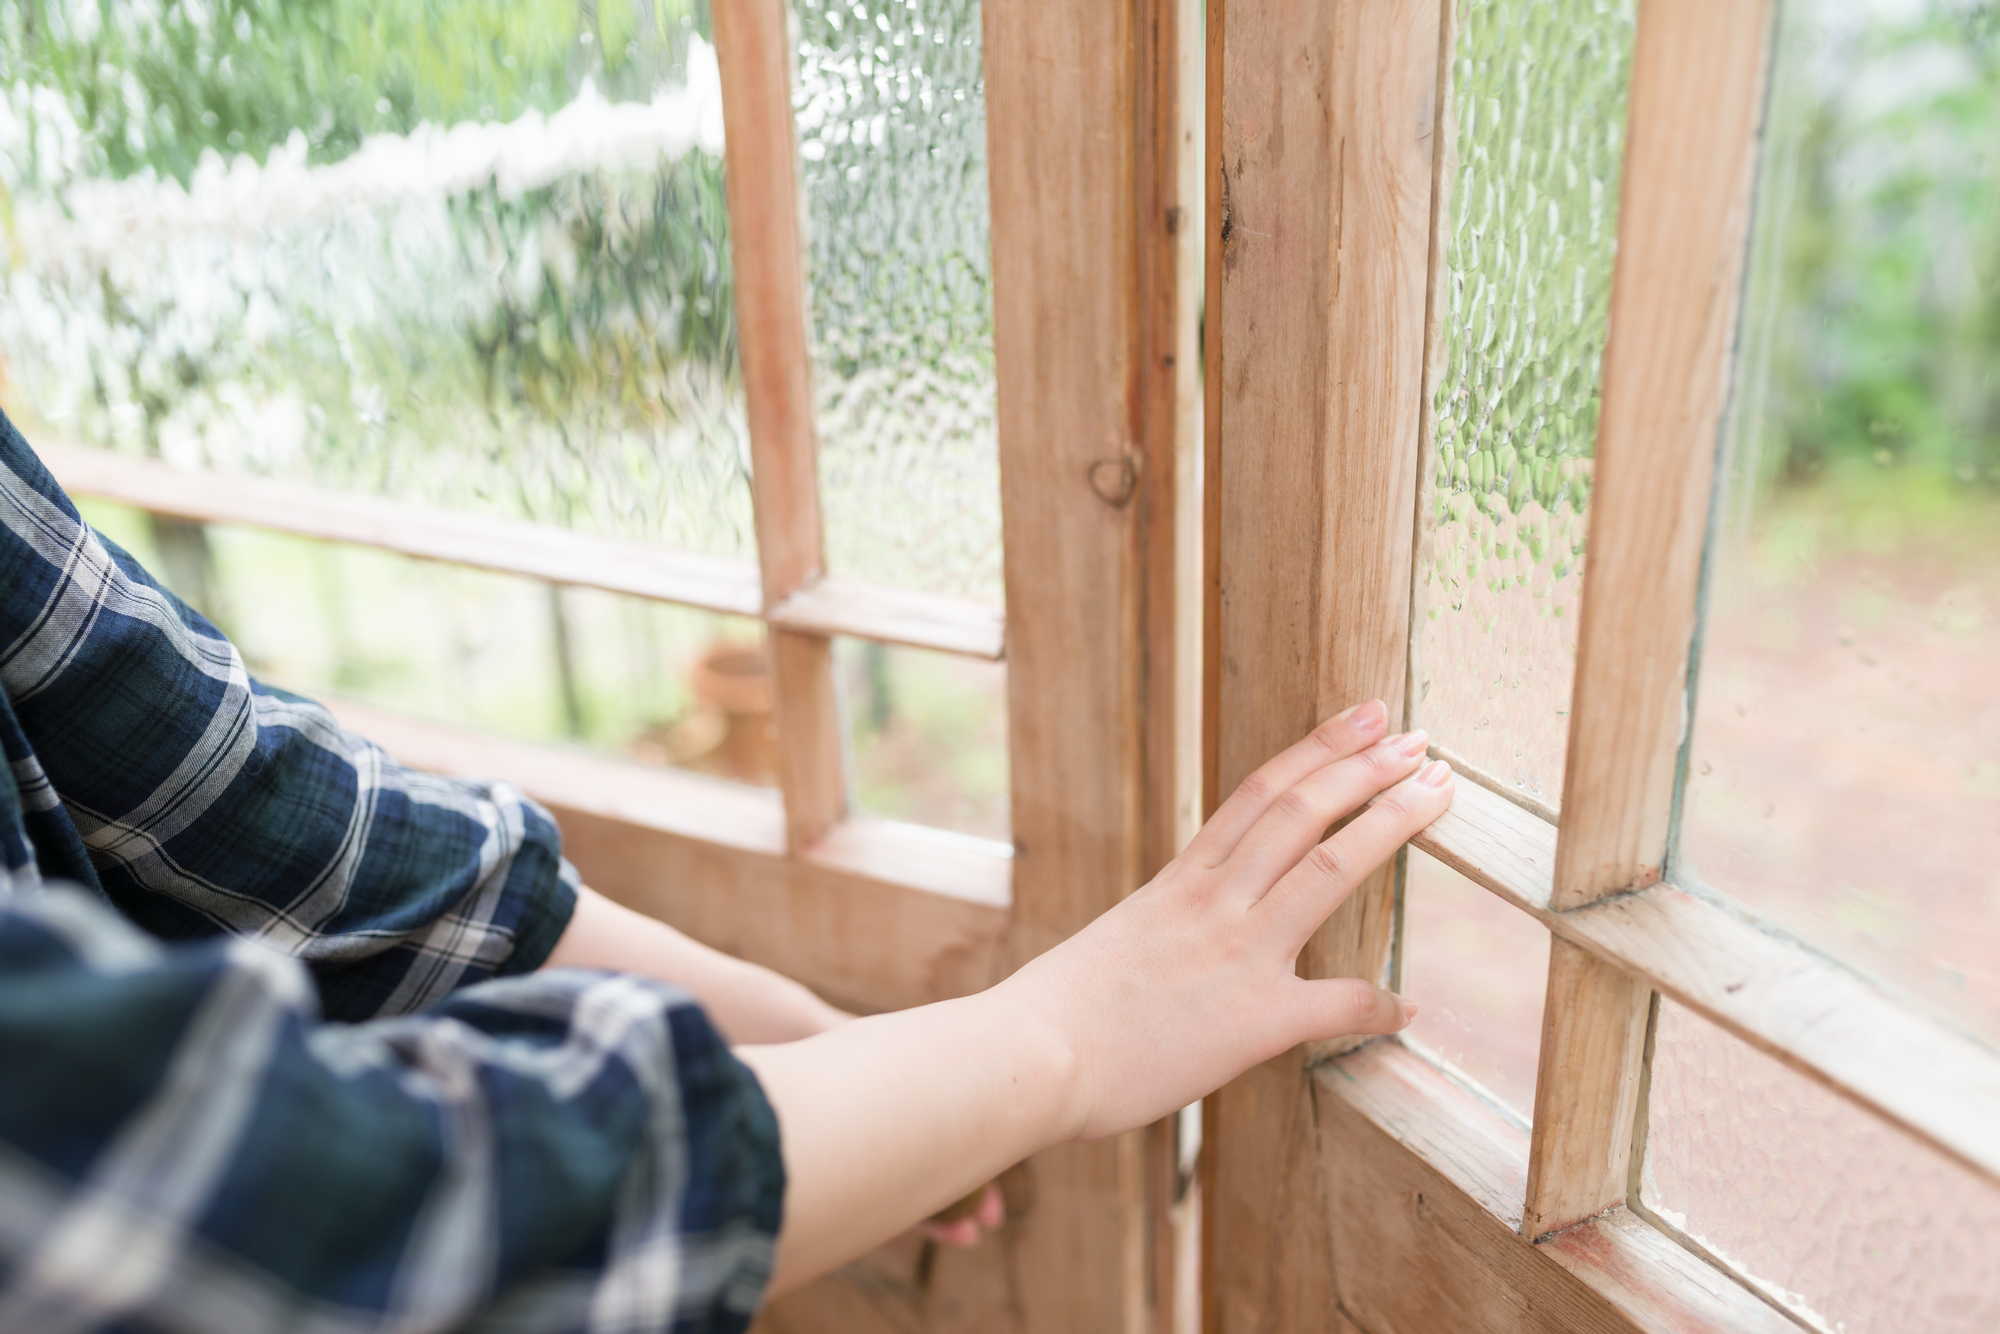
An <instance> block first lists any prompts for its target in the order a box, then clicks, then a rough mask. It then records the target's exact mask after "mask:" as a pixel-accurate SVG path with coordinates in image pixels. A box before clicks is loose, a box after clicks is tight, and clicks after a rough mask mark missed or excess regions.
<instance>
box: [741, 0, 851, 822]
mask: <svg viewBox="0 0 2000 1334" xmlns="http://www.w3.org/2000/svg"><path fill="white" fill-rule="evenodd" d="M713 16H714V25H715V50H716V59H717V62H718V64H719V66H720V70H721V76H722V104H723V120H724V123H725V124H726V125H727V126H728V135H727V147H726V149H725V153H726V172H725V177H724V184H725V187H726V193H727V195H728V199H729V227H730V249H731V253H732V256H733V263H734V275H733V278H734V283H735V289H736V325H737V336H738V339H739V342H740V346H741V351H742V358H743V388H744V396H745V400H746V407H747V410H748V415H749V421H750V456H751V478H750V490H751V498H752V503H753V505H754V506H755V510H756V525H757V553H758V564H759V566H760V568H761V570H762V574H763V591H764V605H765V607H766V608H774V607H777V606H779V605H780V604H782V603H783V602H784V601H785V600H786V599H787V598H789V597H791V596H792V595H793V594H794V593H796V592H798V591H799V590H800V589H802V588H804V587H805V586H806V585H808V584H809V583H811V582H812V581H813V580H815V579H816V578H818V577H819V575H820V574H821V573H822V572H823V570H824V568H825V555H824V542H823V538H822V534H821V530H820V506H819V468H818V442H817V439H816V437H815V435H814V432H813V418H812V377H811V365H810V361H809V358H808V355H807V347H806V309H805V303H806V292H805V253H804V248H803V238H802V236H801V235H800V223H799V219H800V202H801V201H800V195H799V173H798V142H797V141H798V132H797V128H796V126H795V125H794V123H793V119H792V94H791V48H790V41H789V38H788V35H787V23H788V19H789V15H788V12H787V10H786V6H785V3H784V0H723V3H719V4H717V5H715V6H714V8H713ZM770 655H771V667H772V672H771V679H772V684H773V687H774V690H773V695H774V699H773V714H774V716H775V720H776V723H777V732H778V738H777V745H778V781H779V786H780V788H781V790H782V791H783V792H784V796H785V826H786V831H787V838H788V840H789V843H790V846H791V847H792V848H793V849H795V850H796V849H801V848H805V847H807V846H810V845H811V844H812V843H813V841H814V840H816V839H818V838H819V837H820V836H821V835H823V834H824V833H826V831H827V830H829V829H831V828H832V827H833V825H834V824H835V823H836V822H837V821H838V820H839V819H840V818H841V816H842V815H843V814H845V813H846V809H847V782H846V774H845V762H844V755H845V738H844V736H843V728H842V725H841V718H840V708H839V701H838V699H837V697H836V694H835V690H834V680H833V650H832V644H831V641H830V640H829V639H828V638H827V637H826V636H825V635H823V634H820V633H816V632H813V631H805V630H798V629H792V628H787V627H784V626H782V625H774V626H772V627H771V630H770Z"/></svg>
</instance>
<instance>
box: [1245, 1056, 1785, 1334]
mask: <svg viewBox="0 0 2000 1334" xmlns="http://www.w3.org/2000/svg"><path fill="white" fill-rule="evenodd" d="M1314 1093H1315V1104H1314V1105H1315V1109H1316V1113H1317V1118H1318V1121H1317V1129H1318V1134H1317V1137H1316V1138H1317V1142H1318V1144H1319V1146H1320V1156H1321V1176H1322V1179H1323V1181H1324V1182H1325V1185H1324V1187H1323V1189H1324V1191H1325V1193H1326V1196H1327V1202H1328V1206H1329V1209H1330V1211H1331V1218H1332V1231H1333V1248H1334V1256H1335V1265H1334V1268H1335V1272H1336V1275H1337V1277H1338V1284H1339V1293H1338V1301H1339V1309H1340V1310H1341V1311H1342V1312H1344V1313H1345V1314H1346V1316H1347V1317H1348V1318H1351V1319H1352V1320H1354V1321H1355V1322H1357V1323H1359V1324H1360V1325H1362V1326H1364V1327H1365V1328H1367V1329H1368V1330H1370V1331H1372V1334H1438V1331H1443V1330H1449V1331H1452V1334H1557V1332H1564V1334H1567V1332H1569V1331H1575V1332H1576V1334H1585V1332H1588V1334H1608V1332H1610V1331H1639V1330H1644V1331H1648V1332H1649V1334H1667V1332H1668V1331H1672V1334H1696V1332H1697V1331H1701V1332H1702V1334H1724V1332H1725V1331H1727V1332H1730V1334H1735V1332H1737V1331H1756V1332H1757V1334H1777V1332H1778V1331H1783V1334H1796V1330H1797V1326H1795V1325H1793V1324H1791V1323H1790V1322H1789V1321H1786V1320H1784V1319H1783V1318H1782V1317H1779V1316H1778V1315H1777V1313H1776V1312H1775V1311H1773V1310H1772V1309H1771V1308H1770V1307H1769V1306H1767V1305H1765V1304H1764V1303H1763V1301H1762V1300H1761V1299H1759V1298H1758V1297H1757V1296H1755V1295H1754V1294H1753V1293H1751V1292H1750V1291H1749V1290H1748V1289H1746V1288H1744V1287H1742V1286H1741V1285H1739V1284H1737V1283H1735V1282H1734V1281H1733V1280H1731V1279H1729V1278H1728V1277H1727V1276H1725V1275H1723V1274H1722V1273H1721V1272H1720V1271H1718V1270H1715V1269H1713V1268H1710V1267H1709V1266H1707V1265H1705V1264H1703V1263H1702V1262H1701V1261H1699V1260H1697V1259H1696V1258H1695V1257H1693V1256H1691V1255H1689V1254H1688V1253H1687V1252H1686V1251H1684V1250H1682V1249H1681V1248H1680V1247H1679V1246H1678V1245H1677V1244H1676V1243H1675V1242H1674V1241H1672V1240H1671V1239H1670V1238H1668V1237H1666V1236H1664V1235H1663V1234H1660V1233H1658V1232H1652V1230H1651V1229H1646V1230H1647V1231H1648V1232H1650V1233H1651V1236H1650V1237H1647V1236H1642V1235H1639V1234H1638V1233H1637V1232H1635V1231H1634V1230H1633V1229H1632V1228H1631V1226H1630V1223H1632V1222H1634V1221H1636V1220H1632V1219H1630V1216H1629V1215H1622V1211H1619V1213H1618V1214H1607V1215H1605V1216H1603V1217H1601V1218H1599V1219H1597V1220H1594V1221H1592V1222H1590V1223H1586V1224H1584V1225H1582V1226H1581V1227H1579V1228H1572V1229H1571V1230H1570V1231H1569V1232H1566V1233H1561V1234H1558V1236H1557V1237H1556V1238H1553V1239H1551V1241H1550V1242H1548V1243H1544V1244H1543V1245H1539V1246H1537V1245H1533V1244H1530V1243H1529V1242H1528V1241H1527V1240H1526V1239H1524V1238H1523V1237H1522V1236H1521V1235H1520V1234H1519V1232H1518V1231H1516V1230H1515V1227H1514V1226H1513V1220H1510V1219H1509V1218H1508V1217H1507V1216H1506V1214H1505V1213H1504V1212H1501V1211H1498V1210H1496V1209H1495V1208H1494V1205H1495V1203H1496V1202H1504V1201H1505V1200H1507V1199H1509V1198H1511V1199H1512V1200H1514V1201H1515V1202H1516V1203H1517V1204H1518V1201H1519V1200H1520V1198H1521V1197H1520V1194H1519V1192H1520V1189H1521V1186H1522V1183H1523V1182H1524V1180H1525V1176H1526V1172H1527V1155H1528V1144H1527V1136H1526V1134H1525V1133H1524V1132H1523V1131H1521V1130H1520V1128H1519V1127H1517V1126H1515V1125H1514V1124H1513V1123H1512V1122H1510V1121H1508V1120H1507V1119H1506V1118H1504V1117H1501V1116H1500V1115H1499V1114H1497V1113H1496V1112H1494V1111H1493V1110H1492V1109H1491V1108H1490V1107H1488V1106H1487V1105H1486V1104H1485V1103H1483V1102H1481V1101H1480V1100H1479V1099H1478V1098H1477V1097H1475V1096H1474V1095H1473V1094H1471V1093H1470V1092H1468V1091H1467V1090H1466V1089H1464V1088H1463V1087H1461V1086H1460V1085H1458V1084H1456V1083H1455V1082H1453V1081H1452V1080H1451V1079H1449V1078H1448V1077H1447V1076H1445V1075H1444V1074H1443V1072H1441V1071H1439V1070H1437V1069H1436V1068H1435V1067H1433V1066H1431V1065H1430V1064H1429V1063H1428V1062H1426V1061H1424V1060H1423V1059H1422V1058H1421V1057H1419V1056H1417V1055H1416V1054H1415V1053H1413V1052H1411V1051H1409V1050H1408V1049H1407V1048H1405V1047H1403V1046H1402V1045H1401V1044H1400V1043H1397V1042H1394V1041H1388V1042H1378V1043H1373V1044H1370V1045H1369V1046H1367V1047H1364V1048H1362V1049H1361V1050H1360V1051H1357V1052H1354V1053H1352V1054H1351V1055H1348V1056H1344V1057H1342V1058H1340V1059H1339V1060H1337V1061H1333V1062H1330V1063H1328V1064H1327V1065H1324V1066H1321V1067H1320V1068H1319V1069H1318V1070H1316V1071H1315V1072H1314ZM1621 1215H1622V1216H1621ZM1642 1226H1643V1225H1642ZM1558 1247H1559V1248H1560V1249H1557V1248H1558ZM1324 1324H1325V1321H1324V1319H1323V1318H1321V1319H1316V1320H1314V1321H1312V1322H1311V1323H1306V1322H1303V1321H1302V1322H1300V1323H1298V1324H1296V1325H1293V1326H1282V1327H1280V1328H1297V1329H1317V1328H1322V1327H1324Z"/></svg>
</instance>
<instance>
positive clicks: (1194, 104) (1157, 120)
mask: <svg viewBox="0 0 2000 1334" xmlns="http://www.w3.org/2000/svg"><path fill="white" fill-rule="evenodd" d="M1137 12H1138V26H1139V30H1138V45H1137V67H1136V69H1135V71H1134V73H1135V77H1136V86H1137V95H1138V108H1137V110H1138V116H1137V121H1136V124H1137V129H1138V144H1137V153H1136V157H1135V162H1136V168H1137V179H1136V181H1135V186H1136V189H1137V195H1138V216H1137V223H1138V227H1139V251H1138V254H1137V256H1136V257H1135V258H1136V260H1137V270H1138V294H1139V320H1140V324H1139V339H1140V366H1139V386H1138V402H1137V407H1138V413H1139V416H1138V423H1137V430H1136V443H1137V448H1138V451H1139V453H1140V455H1141V458H1142V463H1141V476H1142V479H1143V485H1141V486H1140V487H1139V490H1138V493H1137V494H1136V495H1135V497H1134V502H1135V504H1136V505H1137V506H1138V513H1137V515H1136V516H1135V521H1136V523H1137V528H1138V531H1137V533H1136V534H1135V536H1136V538H1137V541H1138V543H1139V565H1140V572H1139V577H1140V579H1141V581H1142V589H1141V596H1142V597H1143V599H1144V601H1143V604H1142V607H1143V619H1142V623H1141V626H1140V632H1139V634H1140V645H1139V647H1140V652H1141V669H1142V671H1143V672H1144V682H1143V689H1144V700H1145V714H1144V717H1143V718H1142V720H1141V723H1140V734H1139V735H1140V745H1141V754H1140V760H1139V764H1140V777H1141V782H1142V783H1143V785H1144V787H1143V793H1142V804H1141V809H1140V841H1141V847H1140V858H1141V861H1140V878H1141V879H1142V880H1144V879H1150V878H1151V877H1152V876H1153V875H1154V874H1156V873H1157V872H1158V871H1159V869H1160V868H1161V867H1163V866H1165V865H1166V864H1167V863H1168V862H1169V861H1171V860H1172V859H1173V858H1174V857H1175V856H1176V855H1177V854H1178V853H1179V852H1180V850H1181V848H1182V847H1183V846H1185V844H1186V843H1187V840H1188V839H1189V838H1191V837H1192V836H1193V834H1194V832H1195V830H1196V829H1197V828H1199V827H1200V820H1201V811H1200V799H1201V779H1200V768H1199V766H1200V762H1201V742H1200V735H1199V730H1198V727H1197V725H1196V720H1197V719H1198V718H1199V717H1200V711H1201V698H1200V694H1199V690H1200V682H1201V677H1200V663H1201V634H1200V631H1201V597H1202V592H1201V578H1200V565H1199V560H1200V550H1201V547H1200V533H1199V523H1200V497H1201V485H1200V479H1201V472H1200V466H1201V447H1202V437H1201V430H1202V419H1201V373H1200V358H1201V340H1200V333H1201V328H1200V318H1201V299H1200V298H1201V283H1202V277H1203V275H1202V263H1201V256H1202V230H1201V223H1200V219H1201V194H1200V190H1201V156H1200V147H1201V117H1202V107H1203V98H1202V96H1201V93H1202V62H1203V59H1204V54H1205V53H1204V49H1203V46H1202V42H1201V21H1202V19H1201V0H1138V4H1137ZM1178 1132H1179V1118H1178V1117H1168V1118H1166V1119H1165V1120H1162V1121H1159V1122H1156V1123H1155V1124H1153V1125H1151V1126H1149V1127H1147V1128H1146V1129H1145V1130H1144V1131H1142V1132H1140V1133H1139V1134H1138V1135H1137V1136H1134V1137H1132V1138H1133V1141H1134V1147H1135V1150H1136V1151H1137V1156H1138V1158H1139V1162H1138V1164H1137V1170H1138V1172H1139V1173H1140V1175H1139V1177H1138V1185H1139V1189H1138V1190H1136V1191H1129V1190H1128V1192H1127V1198H1128V1199H1129V1200H1131V1201H1132V1203H1131V1205H1130V1206H1129V1207H1128V1217H1129V1221H1128V1223H1127V1234H1128V1242H1129V1244H1131V1245H1132V1246H1134V1247H1136V1248H1138V1256H1137V1265H1138V1272H1137V1273H1136V1274H1135V1275H1134V1276H1133V1278H1132V1279H1130V1280H1128V1286H1133V1287H1135V1290H1136V1291H1138V1292H1139V1293H1141V1294H1143V1308H1141V1306H1140V1304H1139V1303H1135V1302H1132V1301H1129V1300H1128V1302H1127V1324H1128V1327H1130V1328H1132V1329H1134V1330H1135V1331H1141V1332H1143V1334H1175V1331H1176V1330H1177V1329H1181V1330H1186V1326H1187V1323H1188V1318H1189V1316H1190V1314H1191V1313H1189V1312H1186V1311H1182V1310H1180V1309H1178V1308H1179V1307H1180V1306H1182V1305H1184V1303H1182V1302H1180V1301H1179V1300H1178V1297H1179V1295H1180V1294H1181V1293H1182V1292H1184V1291H1187V1290H1189V1289H1190V1286H1191V1285H1190V1283H1189V1280H1190V1279H1192V1278H1193V1277H1194V1275H1189V1274H1183V1273H1182V1272H1181V1271H1182V1270H1183V1269H1184V1268H1186V1267H1187V1257H1188V1256H1189V1255H1190V1254H1191V1253H1192V1250H1193V1246H1194V1244H1196V1243H1198V1240H1199V1229H1200V1227H1201V1213H1200V1192H1199V1191H1198V1190H1191V1191H1190V1192H1189V1194H1188V1196H1187V1198H1185V1199H1181V1198H1179V1196H1180V1186H1181V1181H1180V1173H1181V1162H1180V1136H1179V1133H1178ZM1177 1321H1178V1322H1179V1323H1178V1324H1177ZM1186 1334H1192V1331H1191V1330H1187V1331H1186Z"/></svg>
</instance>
